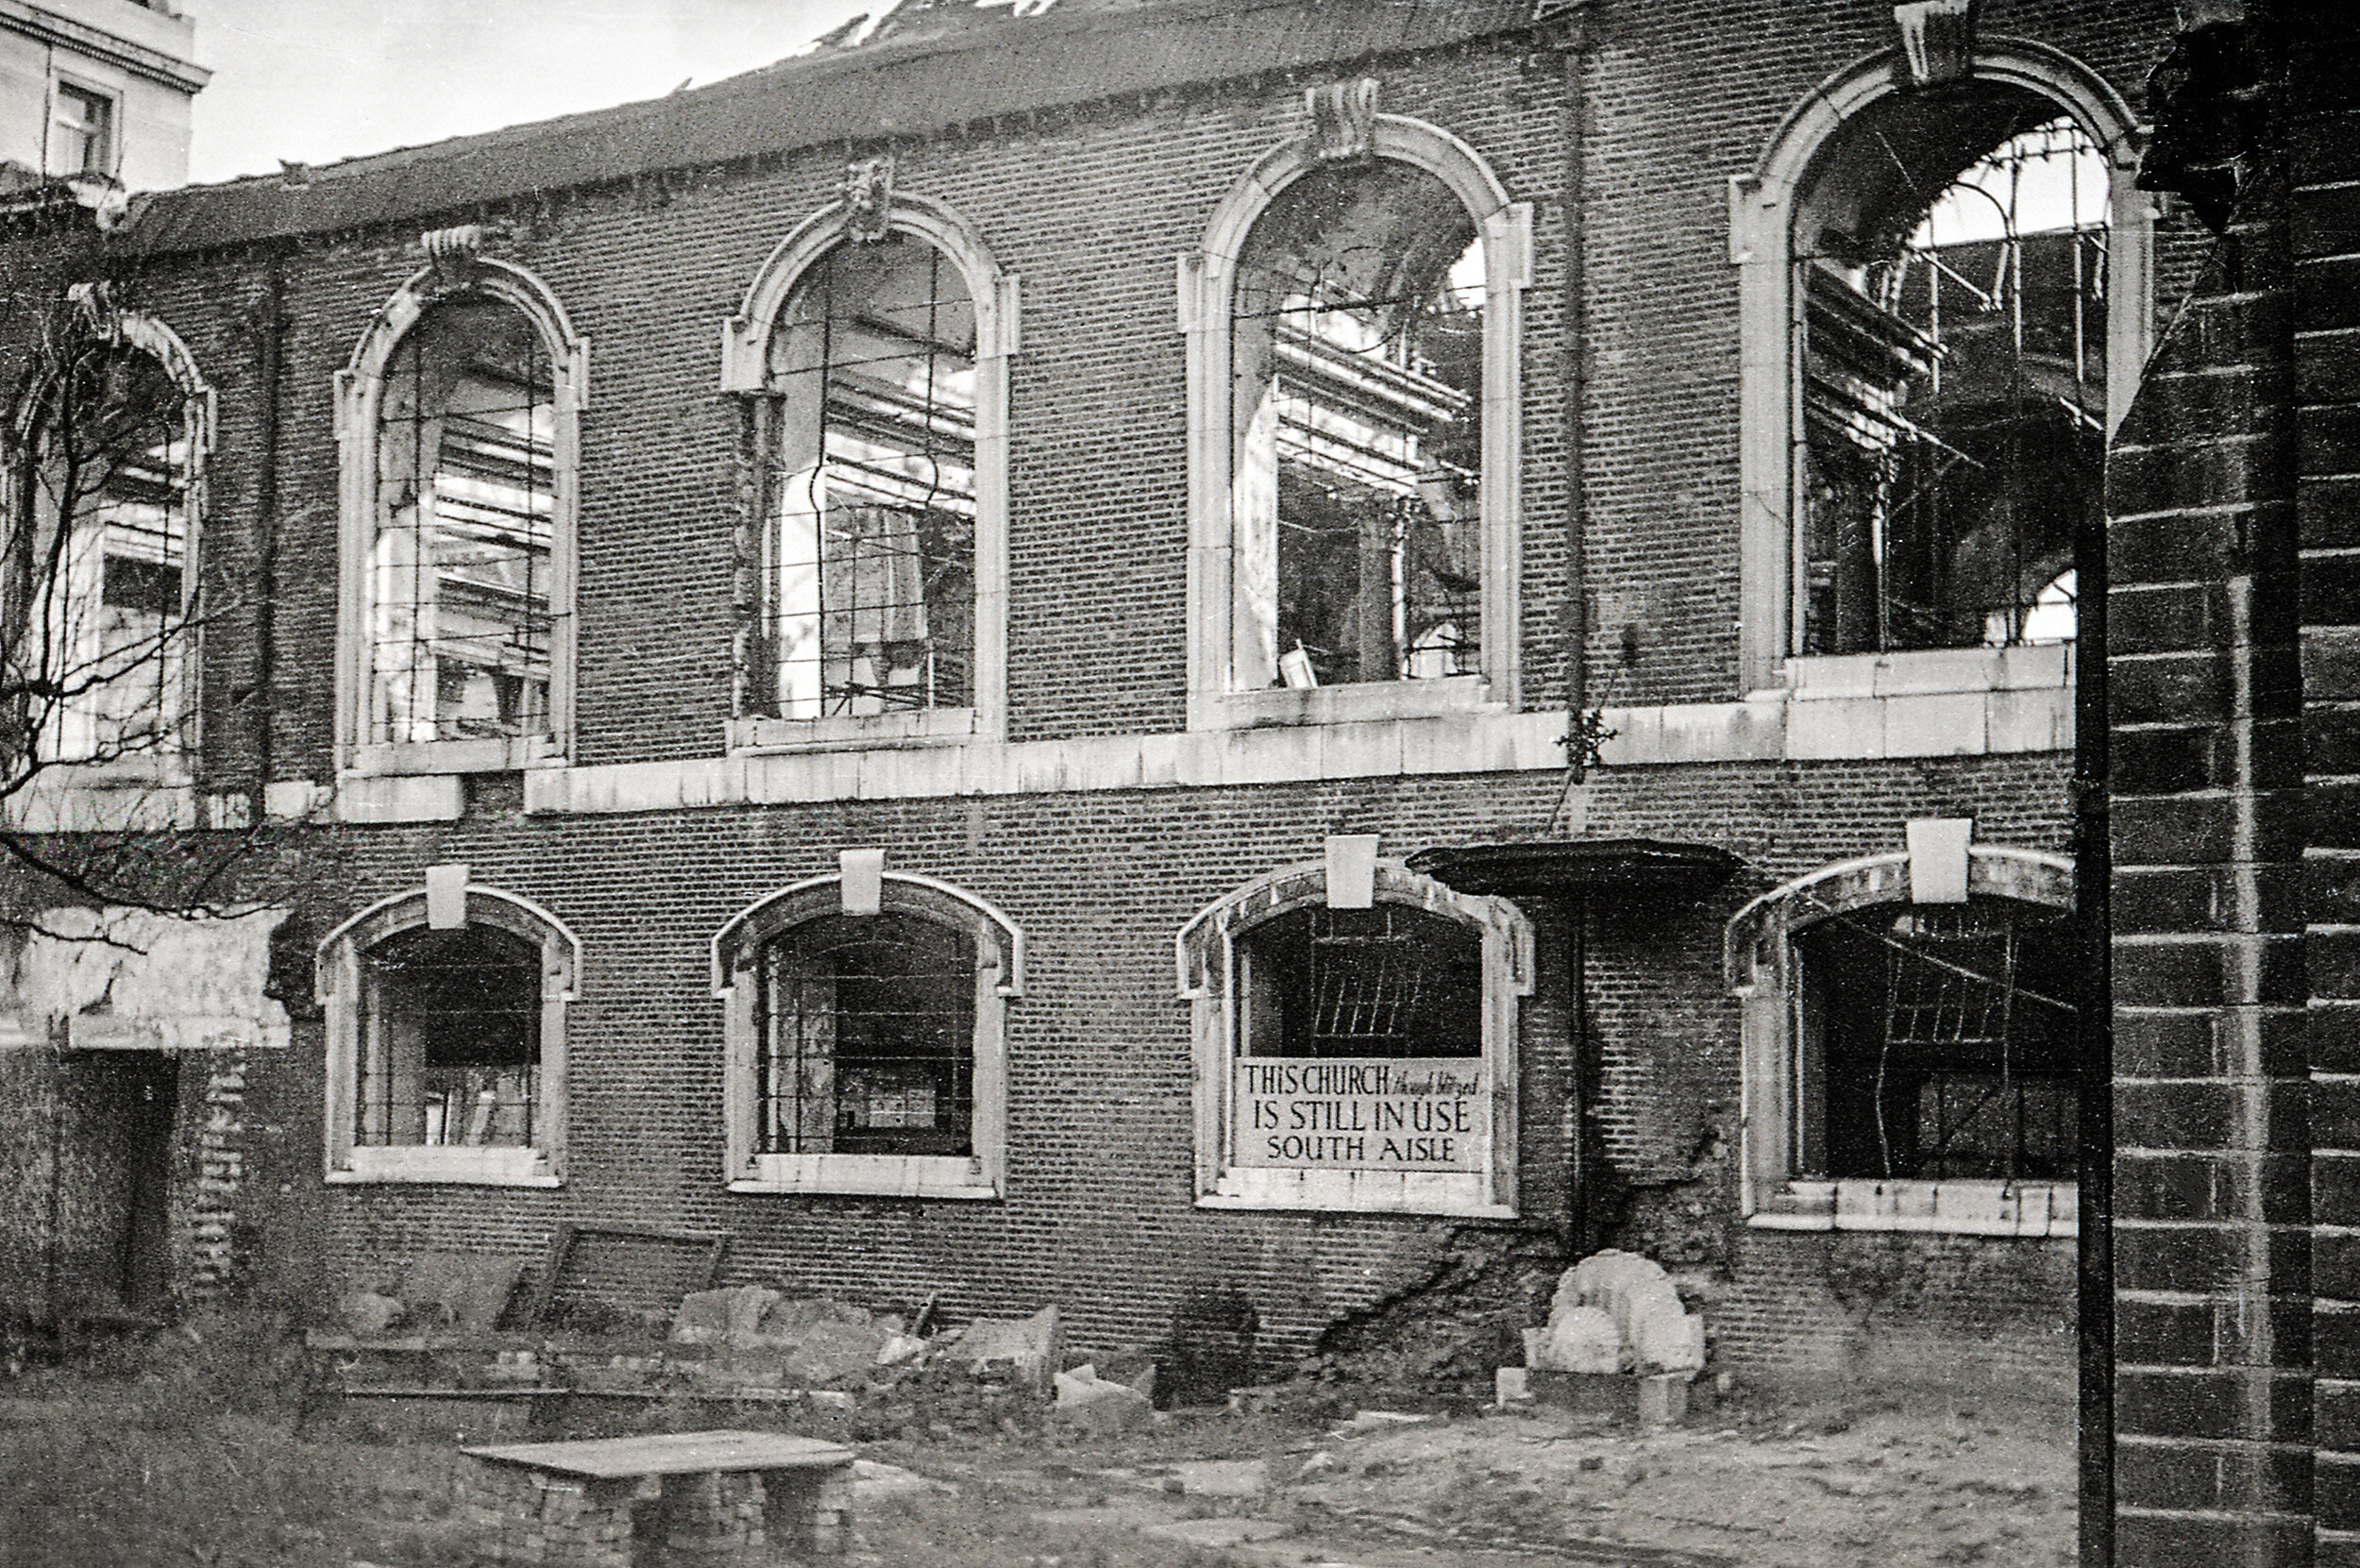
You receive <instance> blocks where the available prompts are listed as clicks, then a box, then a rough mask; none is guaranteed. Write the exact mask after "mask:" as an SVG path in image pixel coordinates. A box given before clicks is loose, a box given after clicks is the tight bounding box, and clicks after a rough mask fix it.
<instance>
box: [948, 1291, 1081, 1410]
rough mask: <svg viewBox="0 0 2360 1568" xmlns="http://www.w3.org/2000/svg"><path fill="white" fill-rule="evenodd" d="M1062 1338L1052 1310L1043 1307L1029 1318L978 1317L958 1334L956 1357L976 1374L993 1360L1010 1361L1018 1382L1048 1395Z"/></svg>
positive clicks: (1054, 1310)
mask: <svg viewBox="0 0 2360 1568" xmlns="http://www.w3.org/2000/svg"><path fill="white" fill-rule="evenodd" d="M1061 1338H1062V1335H1061V1333H1060V1330H1059V1326H1058V1322H1057V1309H1056V1308H1055V1307H1042V1308H1041V1309H1040V1310H1039V1311H1037V1312H1036V1313H1034V1314H1033V1315H1032V1316H1031V1317H1029V1318H1015V1319H1010V1318H977V1319H976V1320H975V1321H974V1322H973V1323H970V1324H968V1325H967V1327H966V1328H965V1329H964V1330H963V1331H961V1333H960V1335H959V1340H958V1346H957V1356H958V1358H959V1359H960V1360H961V1361H962V1362H964V1363H966V1364H967V1365H969V1367H971V1368H973V1369H974V1370H975V1371H976V1372H979V1373H980V1372H983V1371H985V1370H986V1369H987V1368H988V1367H989V1366H990V1364H991V1363H992V1362H994V1361H1007V1362H1010V1363H1012V1364H1013V1365H1014V1366H1015V1369H1016V1379H1017V1381H1018V1382H1020V1383H1022V1384H1023V1385H1024V1386H1025V1387H1027V1388H1030V1389H1032V1390H1034V1391H1037V1392H1040V1393H1048V1392H1049V1391H1051V1384H1050V1375H1051V1374H1052V1372H1053V1371H1054V1368H1055V1366H1056V1364H1057V1361H1056V1354H1057V1346H1058V1343H1059V1341H1060V1340H1061Z"/></svg>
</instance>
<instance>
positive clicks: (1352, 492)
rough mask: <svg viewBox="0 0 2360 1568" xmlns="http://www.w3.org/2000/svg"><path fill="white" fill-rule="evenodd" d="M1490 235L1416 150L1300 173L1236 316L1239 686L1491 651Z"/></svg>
mask: <svg viewBox="0 0 2360 1568" xmlns="http://www.w3.org/2000/svg"><path fill="white" fill-rule="evenodd" d="M1483 302H1484V270H1483V247H1482V244H1481V242H1480V240H1479V239H1478V238H1477V236H1476V233H1475V225H1474V223H1473V221H1472V220H1471V219H1470V218H1469V217H1468V215H1467V212H1466V210H1465V208H1464V207H1463V206H1461V205H1460V203H1459V201H1458V197H1457V196H1455V195H1454V194H1452V193H1451V191H1450V189H1449V187H1448V186H1446V185H1444V184H1443V183H1442V182H1441V180H1440V179H1438V178H1436V177H1434V176H1433V175H1430V174H1427V173H1425V172H1424V171H1423V170H1420V169H1415V168H1412V167H1410V166H1408V165H1407V164H1401V163H1391V162H1381V161H1380V162H1372V163H1368V164H1365V165H1361V166H1357V167H1354V168H1346V169H1330V170H1323V171H1321V172H1319V173H1316V174H1312V175H1309V176H1306V177H1304V178H1302V179H1299V180H1297V181H1296V182H1295V183H1293V184H1292V185H1290V186H1289V187H1287V189H1286V191H1285V192H1284V193H1282V194H1280V195H1279V197H1278V198H1277V200H1276V201H1274V202H1273V204H1272V206H1271V208H1270V210H1269V211H1267V212H1265V213H1264V214H1263V215H1262V217H1261V219H1260V220H1259V221H1258V222H1257V223H1256V225H1255V228H1254V232H1253V234H1252V235H1251V236H1250V237H1249V239H1248V240H1247V242H1246V247H1245V251H1244V254H1243V256H1242V257H1241V258H1240V260H1239V267H1238V281H1237V289H1236V297H1235V300H1234V302H1233V308H1232V313H1231V318H1230V356H1231V365H1230V370H1231V376H1232V379H1233V389H1234V390H1233V399H1234V402H1233V416H1232V424H1231V441H1232V447H1231V469H1232V474H1233V476H1234V481H1233V486H1232V499H1231V506H1232V513H1231V529H1232V532H1233V536H1234V551H1233V553H1234V557H1235V559H1236V560H1237V562H1238V563H1239V564H1238V565H1237V566H1236V568H1235V569H1236V570H1237V571H1238V572H1239V583H1238V589H1239V592H1238V594H1237V600H1238V605H1239V614H1240V615H1243V616H1244V617H1245V618H1246V620H1247V622H1248V624H1247V625H1246V626H1245V627H1244V628H1243V629H1242V630H1241V632H1240V636H1239V643H1240V647H1239V650H1238V652H1237V653H1236V655H1235V657H1236V658H1237V659H1238V660H1239V669H1238V672H1237V681H1238V683H1239V684H1240V685H1242V686H1249V687H1251V686H1257V685H1271V684H1279V683H1284V684H1287V685H1294V686H1307V685H1330V684H1336V683H1346V682H1357V681H1392V680H1401V679H1405V678H1406V679H1424V678H1430V677H1437V676H1445V675H1462V674H1474V673H1476V672H1477V671H1478V670H1479V669H1480V667H1481V663H1482V660H1481V641H1482V627H1481V618H1480V607H1481V597H1482V596H1481V586H1482V570H1483V566H1482V550H1481V536H1480V531H1479V530H1478V527H1477V501H1478V491H1479V488H1480V471H1481V466H1482V425H1483V420H1482V402H1481V396H1482V387H1483V341H1484V335H1483Z"/></svg>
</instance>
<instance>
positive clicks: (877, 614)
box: [755, 234, 975, 719]
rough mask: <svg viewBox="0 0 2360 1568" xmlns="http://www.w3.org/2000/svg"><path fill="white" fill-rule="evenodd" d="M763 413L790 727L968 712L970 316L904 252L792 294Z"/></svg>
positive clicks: (947, 283)
mask: <svg viewBox="0 0 2360 1568" xmlns="http://www.w3.org/2000/svg"><path fill="white" fill-rule="evenodd" d="M769 374H770V384H771V387H772V389H773V391H774V393H775V394H776V396H774V397H773V398H771V399H770V401H769V405H768V406H767V408H766V409H765V410H764V412H763V417H764V418H765V419H766V420H767V422H768V428H767V430H766V431H765V432H764V438H763V439H764V443H765V447H766V452H765V459H766V462H765V481H764V482H765V485H766V487H767V490H768V492H769V495H768V497H767V503H766V508H767V514H768V515H769V517H770V519H771V525H770V528H769V530H768V531H767V541H766V551H767V559H766V560H765V561H764V563H763V571H762V576H763V582H764V593H765V596H766V599H767V603H766V607H765V613H764V615H763V627H764V635H765V637H766V638H767V642H768V645H769V646H768V647H767V649H765V650H764V652H763V655H762V657H760V658H759V659H757V660H756V661H755V664H756V666H758V669H759V671H760V673H761V678H762V679H764V680H766V681H767V682H768V683H769V686H770V689H769V690H767V692H760V693H757V701H758V703H760V705H763V706H767V708H769V709H770V711H771V712H772V713H774V714H775V715H776V716H777V717H782V718H795V719H804V718H819V717H831V716H839V715H868V714H883V713H894V712H905V711H910V710H917V709H926V708H955V707H965V706H967V705H969V704H970V703H972V702H973V700H974V668H973V666H974V649H975V310H974V305H973V302H972V301H971V300H969V297H968V294H967V285H966V282H965V279H964V278H962V276H961V274H960V272H959V269H958V268H957V267H956V266H955V265H953V264H952V262H951V261H949V260H948V259H947V258H946V257H944V255H943V254H942V253H941V252H940V251H939V250H937V249H936V248H935V247H934V246H933V245H931V244H926V243H925V242H923V241H921V240H918V239H915V238H912V237H910V236H907V235H898V234H897V235H892V236H888V237H887V238H885V239H884V240H880V241H877V242H875V243H872V244H845V245H840V246H838V247H837V248H835V249H834V250H833V251H830V252H829V253H828V254H827V255H826V256H824V257H822V258H821V259H820V261H818V263H816V264H815V265H814V266H813V267H812V268H811V270H810V271H809V272H807V273H805V274H804V275H803V278H802V279H801V282H799V283H798V284H797V285H796V288H795V292H794V294H793V295H792V296H791V297H790V298H789V300H788V301H787V306H786V310H785V312H784V313H783V314H782V316H781V319H780V323H779V327H778V329H777V331H776V332H775V333H773V335H772V338H771V344H770V371H769Z"/></svg>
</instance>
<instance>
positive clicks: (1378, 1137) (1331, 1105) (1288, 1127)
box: [1236, 1056, 1492, 1171]
mask: <svg viewBox="0 0 2360 1568" xmlns="http://www.w3.org/2000/svg"><path fill="white" fill-rule="evenodd" d="M1482 1067H1483V1064H1482V1062H1481V1061H1479V1060H1477V1059H1476V1058H1474V1057H1470V1056H1452V1057H1443V1058H1435V1057H1409V1058H1403V1059H1397V1058H1370V1057H1358V1056H1342V1057H1339V1056H1326V1057H1316V1058H1314V1057H1301V1056H1294V1057H1282V1056H1265V1057H1259V1058H1250V1059H1247V1060H1243V1061H1240V1062H1239V1063H1238V1064H1237V1100H1236V1104H1237V1140H1236V1141H1237V1154H1236V1163H1238V1164H1239V1165H1256V1166H1283V1167H1287V1168H1290V1169H1299V1168H1304V1167H1310V1168H1317V1169H1324V1170H1335V1171H1475V1170H1479V1169H1481V1167H1482V1161H1483V1155H1484V1150H1485V1148H1486V1147H1487V1146H1488V1144H1489V1143H1490V1141H1491V1130H1492V1105H1491V1097H1490V1096H1489V1094H1488V1093H1486V1091H1485V1089H1484V1087H1483V1072H1482Z"/></svg>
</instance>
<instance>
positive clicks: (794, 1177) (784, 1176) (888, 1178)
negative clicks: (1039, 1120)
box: [730, 1155, 1001, 1201]
mask: <svg viewBox="0 0 2360 1568" xmlns="http://www.w3.org/2000/svg"><path fill="white" fill-rule="evenodd" d="M753 1172H754V1173H753V1174H752V1176H750V1177H748V1178H742V1179H740V1180H737V1181H733V1182H732V1183H730V1190H731V1191H732V1192H750V1193H768V1194H772V1195H779V1196H791V1195H794V1194H798V1193H814V1194H836V1195H841V1196H846V1197H867V1198H942V1199H953V1200H968V1201H973V1200H989V1199H994V1198H998V1197H999V1196H1001V1192H1000V1189H999V1188H998V1187H997V1186H995V1185H993V1184H992V1183H991V1182H990V1181H988V1180H987V1179H986V1177H985V1175H984V1171H983V1162H982V1161H981V1160H978V1159H976V1158H974V1157H973V1156H971V1155H755V1156H754V1163H753Z"/></svg>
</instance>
